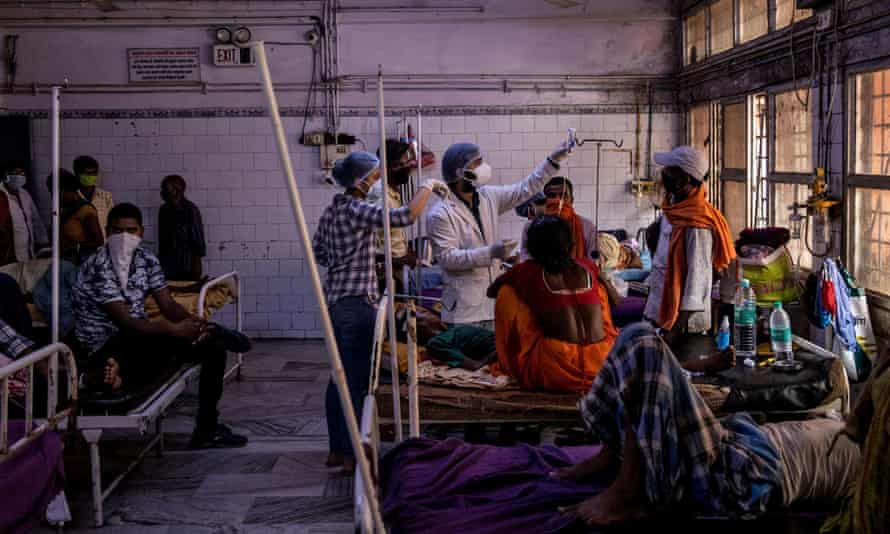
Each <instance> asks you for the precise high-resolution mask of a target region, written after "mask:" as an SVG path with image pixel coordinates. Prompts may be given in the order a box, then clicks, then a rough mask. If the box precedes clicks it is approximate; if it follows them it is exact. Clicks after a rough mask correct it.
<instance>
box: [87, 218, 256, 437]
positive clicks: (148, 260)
mask: <svg viewBox="0 0 890 534" xmlns="http://www.w3.org/2000/svg"><path fill="white" fill-rule="evenodd" d="M143 232H144V228H143V226H142V213H141V212H140V211H139V208H137V207H136V206H134V205H132V204H127V203H124V204H118V205H117V206H115V207H114V208H113V209H112V210H111V212H110V213H109V215H108V227H107V235H108V240H107V242H106V243H105V245H103V246H102V247H101V248H99V250H98V251H96V252H95V253H94V254H93V255H92V256H90V257H89V258H87V259H86V260H85V261H84V263H83V265H82V266H81V267H80V270H79V271H78V273H77V279H76V282H75V283H74V287H73V288H72V297H73V307H74V316H75V326H74V331H75V335H76V338H77V342H78V343H79V344H80V346H81V348H82V349H83V352H84V353H85V354H86V355H87V358H86V366H85V370H86V373H85V381H86V382H87V384H86V385H87V386H88V387H104V388H105V389H107V390H108V393H111V394H114V393H118V392H121V391H123V390H124V388H125V390H126V391H129V392H133V391H136V390H138V389H139V388H140V387H144V386H147V385H150V384H151V383H152V382H153V381H154V380H156V379H157V378H158V376H159V375H160V373H162V372H164V370H165V369H167V368H168V367H169V366H170V365H171V364H173V365H175V364H178V363H179V362H181V361H189V362H198V363H200V364H201V375H200V382H199V391H198V414H197V425H196V427H195V431H194V433H193V434H192V438H191V441H190V443H189V446H190V447H191V448H196V449H197V448H209V447H240V446H244V445H245V444H246V443H247V438H245V437H243V436H239V435H237V434H234V433H233V432H232V431H231V430H230V429H229V428H228V427H227V426H225V425H223V424H220V423H219V421H218V413H217V411H216V405H217V403H218V402H219V399H220V397H221V396H222V390H223V375H224V373H225V366H226V350H230V351H232V352H242V353H243V352H247V351H248V350H250V341H249V340H248V339H247V338H246V337H244V336H243V335H242V334H241V333H239V332H235V331H232V330H229V329H226V328H223V327H222V326H219V325H217V324H214V323H208V322H207V321H205V320H204V319H203V318H201V317H198V316H194V315H190V314H189V313H188V312H187V311H186V310H185V309H184V308H183V307H182V306H180V305H179V304H177V303H176V301H175V300H173V298H172V297H171V295H170V289H169V288H168V287H167V282H166V279H165V278H164V273H163V271H162V270H161V264H160V262H159V261H158V259H157V257H156V256H155V255H154V254H152V253H151V252H149V251H148V250H146V249H145V248H143V247H142V246H141V243H142V235H143ZM149 294H150V295H152V296H153V297H154V298H155V301H157V304H158V307H159V308H160V310H161V314H162V315H163V320H160V321H148V320H147V319H146V316H145V298H146V297H147V296H148V295H149Z"/></svg>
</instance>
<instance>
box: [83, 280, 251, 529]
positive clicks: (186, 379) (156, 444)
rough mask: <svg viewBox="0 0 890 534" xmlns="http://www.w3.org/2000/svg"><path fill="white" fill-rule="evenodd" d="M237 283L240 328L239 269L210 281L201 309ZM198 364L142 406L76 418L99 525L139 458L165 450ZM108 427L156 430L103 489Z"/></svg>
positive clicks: (233, 371) (237, 365)
mask: <svg viewBox="0 0 890 534" xmlns="http://www.w3.org/2000/svg"><path fill="white" fill-rule="evenodd" d="M229 280H231V281H232V282H233V283H234V286H235V291H234V295H233V298H234V303H235V309H236V312H235V314H236V318H235V322H236V329H237V330H238V331H239V332H240V331H241V284H240V280H239V278H238V273H237V272H234V271H233V272H230V273H227V274H224V275H222V276H218V277H216V278H214V279H212V280H209V281H207V282H206V283H205V284H204V285H203V286H202V287H201V291H200V293H199V295H198V308H197V309H198V311H199V313H203V310H204V303H205V300H206V297H207V291H208V290H209V289H210V288H211V287H213V286H216V285H218V284H222V283H227V282H228V281H229ZM242 363H243V355H241V354H236V361H235V364H234V365H232V367H230V368H229V369H227V370H226V373H225V377H226V378H228V377H230V376H231V375H232V374H234V375H235V377H236V379H240V377H241V366H242ZM198 371H199V366H190V367H183V368H182V369H181V370H180V371H179V372H177V373H176V374H175V375H174V376H173V377H171V378H170V379H169V380H167V381H166V382H165V383H164V384H163V385H162V386H161V387H159V388H158V389H157V390H156V391H155V392H154V393H153V394H152V395H151V396H149V397H148V398H147V399H145V400H144V401H143V402H142V403H141V404H140V405H139V406H137V407H136V408H133V409H131V410H130V411H128V412H127V413H126V414H121V415H111V414H108V415H80V416H79V417H78V418H77V429H78V430H80V432H81V434H82V435H83V438H84V440H85V441H86V442H87V443H88V444H89V449H90V477H91V486H92V497H93V499H92V500H93V520H94V523H95V525H96V526H97V527H101V526H102V525H103V524H104V515H103V514H104V512H103V505H104V502H105V500H106V499H107V498H108V497H109V496H110V495H111V492H113V491H114V489H115V488H117V486H118V485H119V484H120V483H121V481H123V479H124V478H125V477H126V476H127V475H128V474H130V472H132V471H133V469H134V468H135V467H136V466H137V465H139V462H141V461H142V459H143V458H145V456H146V455H147V454H148V453H149V452H150V451H151V450H152V449H156V453H157V455H158V456H161V455H162V454H163V452H164V434H163V428H162V424H163V420H164V416H165V415H166V413H167V411H168V410H169V409H170V406H171V405H172V404H173V403H174V402H175V401H176V399H177V398H178V397H179V396H180V395H181V394H182V392H183V391H185V390H186V388H187V387H189V386H190V385H192V384H195V383H197V380H198ZM105 430H128V431H135V432H137V433H138V434H139V435H145V434H148V433H150V432H151V433H153V435H152V437H151V439H149V441H148V443H146V444H145V445H144V446H142V447H141V448H140V450H139V453H138V454H137V456H136V458H135V459H133V461H131V462H130V463H129V464H128V465H127V468H126V469H125V470H124V472H123V473H121V474H120V475H118V476H117V477H116V478H115V479H114V480H112V481H111V482H110V483H109V484H108V485H107V486H106V487H105V488H104V489H103V488H102V457H101V452H100V450H99V441H100V440H101V439H102V433H103V431H105Z"/></svg>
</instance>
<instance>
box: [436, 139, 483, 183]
mask: <svg viewBox="0 0 890 534" xmlns="http://www.w3.org/2000/svg"><path fill="white" fill-rule="evenodd" d="M481 157H482V151H481V150H479V146H478V145H474V144H473V143H455V144H453V145H451V146H450V147H448V150H446V151H445V155H444V156H442V178H443V179H444V180H445V181H446V182H456V181H457V180H458V179H460V178H462V177H463V176H462V175H461V174H459V173H460V171H461V170H462V169H464V168H466V166H467V165H468V164H469V163H470V162H472V161H473V160H476V159H479V158H481Z"/></svg>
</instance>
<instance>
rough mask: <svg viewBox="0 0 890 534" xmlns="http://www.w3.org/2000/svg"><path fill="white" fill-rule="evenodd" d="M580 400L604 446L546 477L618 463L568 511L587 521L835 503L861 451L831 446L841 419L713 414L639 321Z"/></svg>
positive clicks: (589, 472) (584, 473)
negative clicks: (597, 489) (758, 419)
mask: <svg viewBox="0 0 890 534" xmlns="http://www.w3.org/2000/svg"><path fill="white" fill-rule="evenodd" d="M579 406H580V409H581V416H582V419H583V420H584V424H585V426H586V427H587V429H588V430H589V431H590V433H591V434H592V435H593V437H594V438H595V439H596V440H597V441H599V442H600V443H602V444H603V445H604V447H603V448H602V449H601V450H600V452H599V453H598V454H597V455H596V456H593V457H592V458H589V459H587V460H585V461H583V462H581V463H579V464H576V465H574V466H572V467H568V468H564V469H560V470H558V471H556V472H554V473H553V476H556V477H558V478H565V479H572V480H577V481H581V480H584V479H593V478H594V477H595V476H596V475H597V474H603V473H606V472H609V471H610V470H612V472H614V468H615V467H616V465H617V464H620V465H618V474H617V476H616V478H615V479H614V481H613V482H612V483H611V485H610V486H609V487H608V488H607V489H606V490H605V491H603V492H602V493H600V494H598V495H596V496H594V497H591V498H589V499H587V500H586V501H584V502H582V503H581V504H580V505H578V506H577V507H575V508H574V509H572V510H570V512H573V513H576V514H577V515H578V516H580V518H581V519H583V520H584V521H585V522H587V523H588V524H590V525H605V524H610V523H618V522H623V521H628V520H633V519H639V518H641V517H643V516H645V515H648V514H651V513H652V512H654V511H658V510H659V509H662V510H663V509H667V508H669V507H676V506H677V505H683V506H691V507H692V508H693V511H698V512H703V513H706V514H721V515H722V514H728V515H731V516H742V515H746V514H754V515H758V514H761V513H763V512H764V511H766V510H767V508H769V507H782V506H789V505H791V504H792V503H794V502H797V501H800V500H804V499H813V500H817V499H839V498H840V497H842V496H843V495H845V493H846V491H847V489H848V488H849V487H850V485H851V483H852V482H853V480H855V478H856V473H857V471H858V465H859V457H860V455H859V451H858V449H857V448H856V447H855V446H854V445H853V444H852V443H851V442H850V441H849V440H847V439H845V438H842V439H840V440H838V441H837V442H836V443H835V445H834V448H833V450H830V447H831V446H832V440H833V438H834V437H835V436H836V434H837V432H838V431H839V430H840V429H841V428H842V427H843V423H842V422H840V421H834V420H831V419H814V420H807V421H790V422H782V423H775V424H767V425H762V426H758V425H757V424H755V423H754V421H753V420H752V419H751V418H750V417H749V416H748V415H747V414H735V415H733V416H730V417H727V418H724V419H721V420H718V419H717V418H716V417H715V416H714V414H713V413H712V412H711V410H710V409H709V408H708V406H707V404H706V403H705V401H704V400H702V398H701V397H700V396H699V394H698V393H697V392H696V390H695V388H693V386H692V383H691V382H690V381H689V380H688V379H687V378H686V376H685V374H684V373H683V368H682V367H681V366H680V364H679V363H678V362H677V359H676V358H675V357H674V355H673V354H672V353H671V351H670V349H669V348H668V347H667V345H666V344H665V342H664V341H663V340H662V339H661V338H659V337H658V336H657V335H656V333H655V330H654V329H653V328H652V326H651V325H649V324H647V323H636V324H634V325H631V326H629V327H627V328H625V329H624V330H623V331H622V332H621V335H620V336H619V337H618V340H617V341H616V342H615V349H614V350H613V351H612V352H611V353H610V354H609V357H608V359H607V360H606V363H605V365H603V367H602V369H601V370H600V372H599V374H598V375H597V377H596V380H594V382H593V385H592V386H591V388H590V392H589V393H588V394H587V395H586V396H585V397H584V398H583V399H582V400H581V402H580V403H579ZM829 452H831V454H830V455H829V454H828V453H829Z"/></svg>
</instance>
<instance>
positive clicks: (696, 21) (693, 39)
mask: <svg viewBox="0 0 890 534" xmlns="http://www.w3.org/2000/svg"><path fill="white" fill-rule="evenodd" d="M683 26H684V35H685V36H686V37H685V39H686V53H685V56H684V60H685V64H686V65H693V64H695V63H698V62H700V61H703V60H704V59H705V58H706V57H707V56H708V51H707V42H708V41H707V32H706V20H705V10H704V9H699V10H698V11H696V12H695V13H693V14H691V15H689V16H687V17H686V19H685V20H684V24H683Z"/></svg>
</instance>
